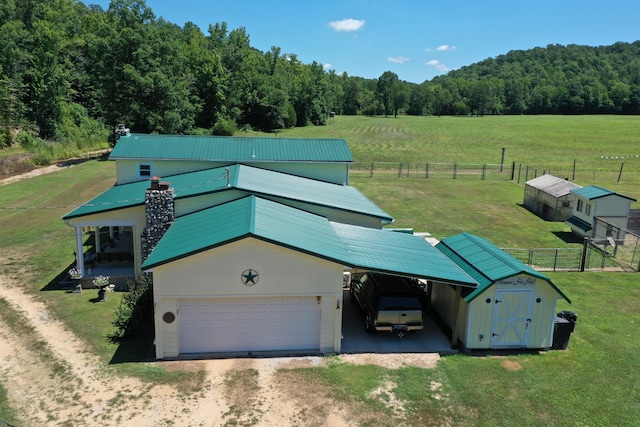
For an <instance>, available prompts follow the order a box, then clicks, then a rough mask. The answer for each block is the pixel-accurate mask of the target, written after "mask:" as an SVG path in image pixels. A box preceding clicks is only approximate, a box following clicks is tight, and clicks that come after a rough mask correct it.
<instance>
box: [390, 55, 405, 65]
mask: <svg viewBox="0 0 640 427" xmlns="http://www.w3.org/2000/svg"><path fill="white" fill-rule="evenodd" d="M410 60H411V58H407V57H405V56H390V57H388V58H387V61H389V62H393V63H394V64H404V63H405V62H407V61H410Z"/></svg>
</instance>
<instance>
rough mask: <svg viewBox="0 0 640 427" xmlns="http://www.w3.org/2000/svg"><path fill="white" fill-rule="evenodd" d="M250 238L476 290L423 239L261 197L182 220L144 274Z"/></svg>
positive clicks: (345, 262)
mask: <svg viewBox="0 0 640 427" xmlns="http://www.w3.org/2000/svg"><path fill="white" fill-rule="evenodd" d="M212 223H215V224H216V227H211V224H212ZM246 237H253V238H256V239H260V240H264V241H267V242H270V243H273V244H276V245H279V246H283V247H287V248H290V249H294V250H296V251H299V252H303V253H307V254H310V255H313V256H317V257H319V258H323V259H327V260H329V261H332V262H336V263H339V264H342V265H347V266H350V267H357V268H364V269H370V270H375V271H380V272H386V273H391V274H400V275H407V276H411V277H424V278H430V279H434V280H442V281H446V282H450V283H456V284H463V285H466V286H471V287H475V285H476V283H475V282H474V281H473V279H471V278H470V277H469V276H467V275H466V274H464V272H463V271H462V270H460V269H459V268H458V267H457V266H455V265H454V264H452V263H451V262H450V261H449V260H448V259H447V258H446V257H444V256H443V255H442V254H441V253H440V252H438V251H437V250H436V249H435V248H433V247H432V246H431V245H429V244H428V243H427V242H425V241H424V240H423V239H421V238H420V237H417V236H412V235H408V234H404V233H394V232H390V231H386V230H379V229H370V228H364V227H358V226H353V225H346V224H341V223H334V222H330V221H328V220H327V219H326V218H324V217H322V216H319V215H314V214H311V213H309V212H305V211H301V210H299V209H295V208H292V207H290V206H286V205H282V204H280V203H276V202H273V201H269V200H265V199H261V198H259V197H255V196H248V197H245V198H243V199H239V200H235V201H232V202H229V203H226V204H224V205H220V206H216V207H213V208H209V209H206V210H203V211H200V212H197V213H193V214H190V215H185V216H183V217H181V218H178V219H177V220H176V221H175V222H174V224H173V225H172V226H171V227H170V228H169V230H168V231H167V233H166V234H165V235H164V236H163V237H162V239H161V240H160V242H159V243H158V245H157V246H156V247H155V249H154V250H153V251H152V252H151V255H150V256H149V258H148V259H147V260H146V261H145V263H144V264H143V266H142V268H143V269H145V270H148V269H152V268H154V267H156V266H159V265H163V264H166V263H170V262H172V261H175V260H178V259H181V258H184V257H188V256H190V255H194V254H197V253H199V252H202V251H206V250H209V249H212V248H215V247H219V246H222V245H225V244H228V243H230V242H233V241H237V240H240V239H243V238H246ZM391 248H392V249H393V250H390V249H391Z"/></svg>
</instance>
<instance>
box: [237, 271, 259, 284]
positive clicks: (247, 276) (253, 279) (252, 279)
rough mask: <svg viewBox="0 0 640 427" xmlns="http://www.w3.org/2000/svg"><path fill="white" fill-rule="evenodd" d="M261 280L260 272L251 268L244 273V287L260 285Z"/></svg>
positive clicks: (242, 278)
mask: <svg viewBox="0 0 640 427" xmlns="http://www.w3.org/2000/svg"><path fill="white" fill-rule="evenodd" d="M259 279H260V276H259V275H258V272H257V271H255V270H253V269H251V268H249V269H247V270H245V271H243V272H242V276H241V280H242V284H243V285H246V286H253V285H255V284H256V283H258V280H259Z"/></svg>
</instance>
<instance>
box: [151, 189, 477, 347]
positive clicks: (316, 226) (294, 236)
mask: <svg viewBox="0 0 640 427" xmlns="http://www.w3.org/2000/svg"><path fill="white" fill-rule="evenodd" d="M390 248H394V250H393V251H390ZM345 268H347V269H353V270H373V271H379V272H384V273H389V274H402V275H405V276H409V277H416V278H425V279H433V280H439V281H441V282H445V283H454V284H456V285H462V286H467V287H472V288H473V287H475V285H476V284H475V281H474V280H473V279H472V278H471V277H469V276H468V275H467V274H466V273H464V272H463V271H462V270H461V269H460V268H458V267H457V266H456V265H455V264H453V263H452V262H451V261H450V260H449V259H448V258H447V257H445V256H444V255H443V254H442V253H441V252H440V251H438V250H437V249H435V248H434V247H432V246H431V245H430V244H429V243H427V242H425V241H424V239H422V238H420V237H418V236H413V235H409V234H405V233H396V232H393V231H385V230H379V229H378V230H376V229H371V228H367V227H359V226H354V225H348V224H342V223H334V222H331V221H328V220H327V218H325V217H323V216H320V215H315V214H313V213H310V212H305V211H302V210H299V209H295V208H292V207H290V206H286V205H282V204H279V203H276V202H273V201H270V200H265V199H261V198H259V197H256V196H249V197H246V198H244V199H240V200H234V201H231V202H229V203H226V204H223V205H219V206H215V207H212V208H209V209H205V210H203V211H200V212H196V213H193V214H189V215H185V216H183V217H180V218H178V219H177V220H176V221H175V222H174V223H173V224H172V225H171V227H170V228H169V230H168V231H167V232H166V234H164V236H163V237H162V238H161V240H160V241H159V243H158V245H157V246H156V247H155V248H154V250H153V251H152V252H151V254H150V256H149V258H148V259H147V260H146V261H145V263H144V264H143V269H144V270H146V271H151V272H152V273H153V296H154V306H155V338H156V357H157V358H158V359H167V358H175V357H178V356H181V355H182V356H184V355H187V354H198V353H236V352H243V353H255V352H263V351H281V352H287V353H310V352H318V353H338V352H340V349H341V340H342V307H343V288H342V286H343V272H344V271H345Z"/></svg>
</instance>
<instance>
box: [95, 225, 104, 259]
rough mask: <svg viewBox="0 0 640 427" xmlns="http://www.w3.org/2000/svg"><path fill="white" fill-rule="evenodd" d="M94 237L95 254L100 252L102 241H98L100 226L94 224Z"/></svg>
mask: <svg viewBox="0 0 640 427" xmlns="http://www.w3.org/2000/svg"><path fill="white" fill-rule="evenodd" d="M93 235H94V239H95V241H96V254H97V253H99V252H101V250H100V248H101V247H102V242H101V241H100V227H99V226H97V225H96V228H95V230H93Z"/></svg>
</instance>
